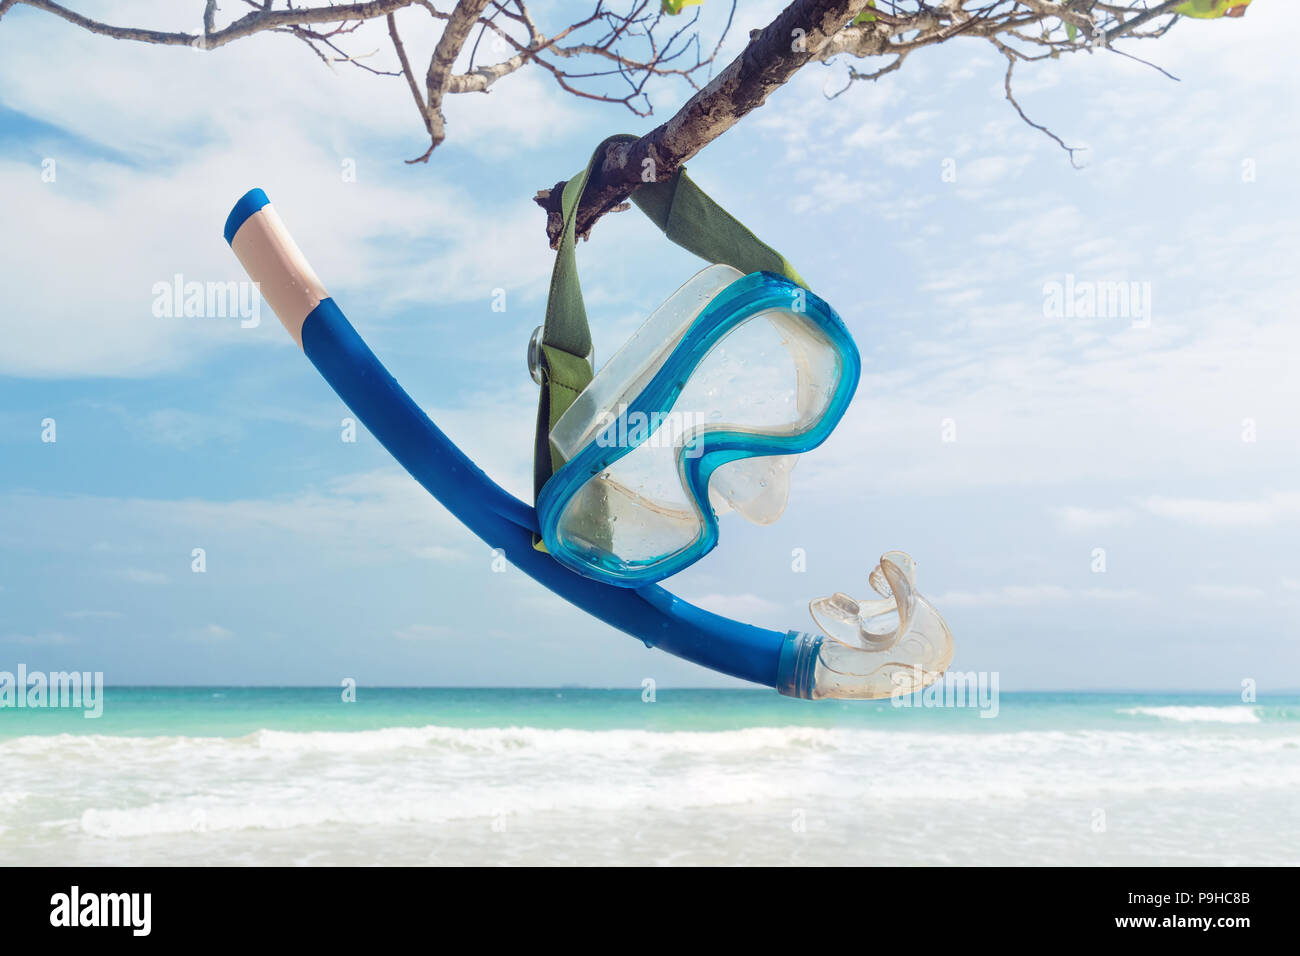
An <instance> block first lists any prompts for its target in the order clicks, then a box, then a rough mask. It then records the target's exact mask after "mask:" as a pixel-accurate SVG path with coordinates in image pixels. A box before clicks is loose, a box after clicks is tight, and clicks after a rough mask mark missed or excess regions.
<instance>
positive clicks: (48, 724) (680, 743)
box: [0, 687, 1300, 865]
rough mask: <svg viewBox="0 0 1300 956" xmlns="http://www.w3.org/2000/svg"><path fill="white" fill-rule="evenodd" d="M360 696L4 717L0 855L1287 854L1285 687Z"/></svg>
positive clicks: (572, 859)
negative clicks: (1237, 692) (984, 696)
mask: <svg viewBox="0 0 1300 956" xmlns="http://www.w3.org/2000/svg"><path fill="white" fill-rule="evenodd" d="M356 698H357V699H356V702H355V703H345V702H344V701H343V700H342V697H341V690H340V689H339V688H236V687H225V688H221V687H203V688H126V687H123V688H108V689H107V690H106V692H105V696H104V710H103V716H102V717H101V718H99V719H93V720H91V719H85V718H84V717H83V716H82V715H81V713H80V712H79V711H75V710H67V709H65V710H17V709H12V708H0V767H3V769H4V773H3V777H0V864H21V863H24V862H34V861H40V862H42V863H50V862H67V863H77V864H110V865H112V864H138V863H162V864H168V863H178V864H205V863H232V864H258V863H294V864H385V863H386V864H416V865H418V864H475V863H488V864H498V863H505V864H525V865H527V864H549V863H575V864H617V863H637V864H659V863H688V864H689V863H702V864H719V863H722V864H726V863H741V864H746V863H751V864H784V863H806V864H815V865H816V864H827V865H833V864H869V865H874V864H930V863H959V864H985V863H1007V864H1018V863H1057V864H1060V863H1073V864H1083V865H1119V864H1170V863H1211V864H1246V863H1261V864H1288V865H1294V864H1297V863H1300V838H1298V837H1297V834H1300V807H1298V802H1297V801H1296V799H1295V794H1296V792H1297V790H1300V695H1294V694H1292V695H1281V696H1279V695H1269V696H1267V697H1265V698H1264V699H1262V700H1260V701H1259V702H1250V703H1245V702H1242V701H1241V700H1240V699H1239V698H1238V697H1235V696H1230V695H1207V694H1140V693H1095V694H1094V693H1074V694H1066V693H1007V694H1001V695H1000V696H999V697H998V698H997V701H996V704H997V708H996V716H981V713H989V714H991V713H992V709H991V708H985V709H981V708H979V707H951V706H949V707H906V708H904V707H896V706H894V705H893V704H891V703H890V702H879V703H876V702H832V701H820V702H815V703H813V702H807V701H792V700H787V699H785V698H782V697H780V696H779V695H777V694H775V693H773V692H771V691H710V690H660V691H658V693H657V694H656V699H655V700H654V701H653V702H649V701H646V700H643V697H642V692H641V690H640V689H639V688H637V689H627V690H586V689H559V690H557V689H408V688H367V687H361V688H358V689H357V691H356ZM966 702H968V703H978V701H976V700H970V701H966Z"/></svg>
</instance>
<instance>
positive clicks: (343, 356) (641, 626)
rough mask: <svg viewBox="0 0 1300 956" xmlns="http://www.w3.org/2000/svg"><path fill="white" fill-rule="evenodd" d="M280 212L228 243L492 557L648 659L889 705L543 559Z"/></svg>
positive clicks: (306, 345) (813, 649) (677, 604)
mask: <svg viewBox="0 0 1300 956" xmlns="http://www.w3.org/2000/svg"><path fill="white" fill-rule="evenodd" d="M269 203H270V201H269V200H268V199H267V197H266V194H265V193H263V192H262V190H260V189H253V190H251V191H250V192H248V193H247V194H245V195H244V196H243V197H242V198H241V199H240V200H239V202H238V203H236V204H235V207H234V209H233V210H232V211H231V213H230V216H229V218H228V219H227V220H226V226H225V238H226V241H227V242H228V243H229V244H230V246H231V248H232V250H233V251H234V253H235V255H236V256H237V257H238V258H239V260H240V263H241V264H242V265H243V266H244V268H245V270H246V271H247V272H248V274H249V276H250V278H252V279H253V281H254V282H255V283H257V285H258V287H259V289H260V291H261V293H262V295H263V297H264V298H265V299H266V300H267V302H268V304H269V305H270V306H271V307H272V309H273V310H274V311H275V313H276V315H277V317H278V318H279V319H280V321H281V322H282V323H283V325H284V326H285V328H286V329H287V330H288V331H289V333H290V334H291V335H292V336H293V337H294V339H295V340H296V341H297V342H298V343H299V345H300V346H301V347H302V349H303V351H304V352H305V353H306V355H307V358H308V359H310V360H311V363H312V364H313V365H314V366H315V367H316V369H317V371H319V372H320V374H321V375H322V376H323V377H324V379H325V381H326V382H328V383H329V385H330V387H331V388H333V389H334V391H335V392H336V393H337V394H338V396H339V398H341V399H342V400H343V403H344V404H345V405H346V406H347V407H348V408H349V409H351V411H352V412H353V414H355V415H356V417H357V418H358V419H359V420H360V421H361V422H362V423H363V424H364V425H365V426H366V428H368V429H369V430H370V432H371V434H373V435H374V436H375V438H376V439H378V441H379V442H380V444H382V445H383V446H384V448H385V449H387V451H388V452H389V453H390V454H391V455H392V456H393V457H394V458H395V459H396V460H397V461H398V462H399V463H400V464H401V465H402V467H403V468H405V469H406V470H407V471H408V472H409V473H410V474H411V476H412V477H413V478H415V480H416V481H418V482H419V483H420V484H421V485H423V486H424V488H425V490H427V491H428V492H429V493H430V494H431V495H433V497H434V498H436V499H437V500H438V501H439V502H441V503H442V505H443V506H444V507H446V508H447V510H448V511H450V512H451V513H452V514H453V515H454V516H455V517H456V518H457V520H459V521H460V522H461V523H462V524H464V525H465V526H466V527H467V528H469V529H470V530H471V531H473V532H474V533H475V534H476V535H478V537H479V538H481V539H482V540H483V541H484V542H485V543H487V544H488V545H489V546H490V547H492V548H500V549H502V551H503V552H504V553H505V555H506V557H507V559H508V560H509V561H510V562H511V563H512V564H513V565H514V566H515V567H517V568H519V569H520V570H522V571H523V572H525V573H526V574H528V575H529V576H530V577H532V578H534V579H535V580H537V581H538V582H539V583H540V584H542V585H543V586H544V587H546V588H548V589H549V590H551V591H553V592H555V593H556V594H557V595H559V596H560V597H562V598H564V599H565V600H567V601H568V602H570V603H571V604H573V605H575V606H577V607H579V608H581V609H582V610H584V611H586V612H587V613H588V614H591V615H593V616H594V617H597V618H599V619H600V620H602V621H604V622H605V623H607V624H609V625H611V626H612V627H615V628H617V629H619V630H620V631H623V632H625V633H627V634H630V635H632V636H633V637H635V638H637V639H638V640H640V641H642V642H643V643H644V644H645V645H646V646H647V647H657V648H659V649H661V650H664V651H667V652H668V653H670V654H674V655H676V656H677V657H681V658H684V659H685V660H688V661H691V662H693V663H696V664H700V665H702V666H704V667H708V668H711V669H712V670H716V671H719V672H721V673H723V674H729V675H731V676H732V677H738V678H740V679H742V680H746V681H752V682H754V683H757V684H763V685H766V686H768V687H774V688H776V689H777V690H778V691H780V692H781V693H782V694H785V695H787V696H790V697H802V698H817V697H826V696H834V697H880V696H887V695H886V694H881V693H879V692H878V691H879V680H878V676H879V672H880V658H879V656H878V655H877V656H876V658H875V659H874V660H871V661H864V662H863V666H861V667H857V669H858V670H860V671H862V672H863V675H864V679H865V675H866V674H868V673H869V674H872V675H877V678H873V679H874V680H875V683H874V684H873V685H872V687H871V688H868V687H867V685H866V684H865V683H863V681H862V680H859V681H858V682H857V683H858V684H859V685H861V686H857V685H855V684H854V682H853V681H852V679H851V678H853V677H854V676H855V675H853V674H852V673H847V672H846V670H848V671H851V670H853V669H854V668H853V666H849V667H848V668H847V669H846V667H845V666H844V665H843V664H842V663H841V664H839V665H837V666H836V667H835V669H834V671H833V673H832V672H831V670H830V668H829V667H828V664H829V663H833V662H830V661H829V658H827V659H826V660H823V648H824V647H826V646H827V645H826V643H824V640H823V638H822V637H821V636H818V635H811V634H804V633H800V632H796V631H788V632H787V631H775V630H770V629H768V628H763V627H756V626H753V625H750V624H744V623H742V622H739V621H734V620H731V619H730V618H726V617H723V616H721V615H718V614H713V613H711V612H709V611H706V610H704V609H703V608H699V607H696V606H695V605H693V604H690V603H689V602H687V601H683V600H681V599H680V598H677V597H675V596H674V595H673V594H671V593H669V592H668V591H667V590H665V589H664V588H662V587H660V586H658V585H648V586H645V587H640V588H621V587H615V586H612V585H609V584H605V583H602V582H600V581H596V580H592V579H591V578H588V577H584V576H582V575H580V574H577V573H574V572H573V571H571V570H569V569H568V568H566V567H565V566H564V565H562V564H560V563H559V562H558V561H556V560H555V559H554V558H553V557H552V556H551V555H549V554H548V553H546V552H545V551H542V550H539V549H537V548H535V547H534V545H533V541H534V535H536V534H537V533H538V531H539V526H538V520H537V513H536V511H535V510H534V508H533V507H531V506H530V505H528V504H525V503H524V502H523V501H520V500H519V499H518V498H516V497H514V496H513V495H511V494H510V493H509V492H507V491H506V490H505V489H503V488H502V487H501V486H500V485H498V484H497V483H496V482H494V481H493V480H492V479H491V478H490V477H488V475H486V474H485V473H484V472H483V471H482V469H480V468H479V467H478V466H477V465H475V464H474V462H472V461H471V460H470V459H469V458H468V457H467V456H466V455H465V454H464V452H462V451H461V450H460V449H459V448H457V447H456V445H455V444H454V443H453V442H452V441H451V440H450V439H449V438H448V437H447V436H446V435H445V434H444V433H443V432H442V430H441V429H440V428H438V426H437V425H436V424H434V422H433V421H432V420H431V419H430V418H429V417H428V415H426V414H425V413H424V411H423V410H422V409H421V408H420V407H419V406H418V405H417V404H416V403H415V402H414V401H413V400H412V399H411V397H410V396H409V395H407V393H406V392H405V391H404V390H403V389H402V387H401V386H400V385H399V384H398V383H397V381H396V380H395V379H394V378H393V376H392V375H390V374H389V372H388V370H387V369H386V368H384V366H383V364H382V363H381V362H380V361H379V359H378V358H377V357H376V356H375V354H374V352H372V351H371V350H370V348H369V347H368V346H367V345H366V343H365V342H364V341H362V339H361V337H360V336H359V335H358V334H357V331H356V329H354V328H353V327H352V325H351V323H349V322H348V320H347V318H346V317H345V316H344V314H343V312H342V311H341V310H340V309H339V307H338V305H337V304H336V303H335V302H334V300H333V299H332V298H330V297H329V295H328V293H326V291H325V290H324V287H323V286H322V285H321V282H320V280H319V279H318V278H317V277H316V274H315V273H314V272H313V271H312V269H311V267H310V265H308V264H307V261H306V259H305V258H304V257H303V255H302V253H301V252H300V251H299V249H298V247H297V245H296V244H295V243H294V241H293V239H292V238H291V237H290V235H289V233H288V231H287V230H286V229H285V227H284V224H283V223H282V222H281V220H280V218H279V216H278V215H277V214H276V212H275V209H274V208H273V207H272V206H270V204H269ZM882 567H884V568H885V570H886V572H888V571H889V569H890V568H893V567H894V566H893V565H890V564H888V563H887V562H883V561H882ZM890 580H891V583H892V582H893V578H892V577H891V579H890ZM900 586H901V587H904V588H905V587H906V585H905V584H901V585H900ZM837 597H839V596H837ZM832 643H833V642H832ZM843 650H844V651H849V650H851V648H848V647H844V648H843ZM841 656H842V655H841ZM950 656H951V654H949V657H950ZM944 666H946V663H945V665H944ZM941 669H942V668H941ZM927 683H928V681H927ZM855 686H857V692H854V690H855ZM868 690H872V692H866V691H868Z"/></svg>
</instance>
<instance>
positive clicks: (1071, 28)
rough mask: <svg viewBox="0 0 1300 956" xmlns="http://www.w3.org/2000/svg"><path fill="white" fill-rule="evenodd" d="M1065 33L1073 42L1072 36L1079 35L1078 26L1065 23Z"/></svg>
mask: <svg viewBox="0 0 1300 956" xmlns="http://www.w3.org/2000/svg"><path fill="white" fill-rule="evenodd" d="M1065 35H1066V36H1067V37H1069V38H1070V42H1071V43H1073V42H1074V38H1075V37H1077V36H1078V35H1079V28H1078V27H1076V26H1075V25H1074V24H1073V23H1067V24H1066V25H1065Z"/></svg>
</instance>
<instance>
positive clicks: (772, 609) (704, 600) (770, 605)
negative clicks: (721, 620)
mask: <svg viewBox="0 0 1300 956" xmlns="http://www.w3.org/2000/svg"><path fill="white" fill-rule="evenodd" d="M691 600H692V603H693V604H697V605H699V606H700V607H702V608H704V609H705V610H706V611H712V612H713V613H714V614H721V615H723V616H724V617H731V618H735V619H737V620H741V621H748V620H755V619H761V618H769V617H771V616H772V615H773V614H776V613H778V612H780V611H783V610H786V608H785V606H784V605H782V604H778V603H776V602H775V601H770V600H768V599H767V598H765V597H761V596H759V595H757V594H716V593H715V594H703V595H700V596H699V597H696V598H692V599H691Z"/></svg>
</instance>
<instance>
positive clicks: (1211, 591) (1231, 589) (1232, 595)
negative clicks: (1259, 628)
mask: <svg viewBox="0 0 1300 956" xmlns="http://www.w3.org/2000/svg"><path fill="white" fill-rule="evenodd" d="M1192 593H1193V594H1194V595H1196V596H1197V597H1199V598H1204V599H1206V600H1208V601H1253V600H1255V599H1256V598H1262V597H1264V595H1265V591H1264V589H1263V588H1260V587H1255V586H1254V585H1250V584H1198V585H1196V586H1194V587H1193V588H1192Z"/></svg>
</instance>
